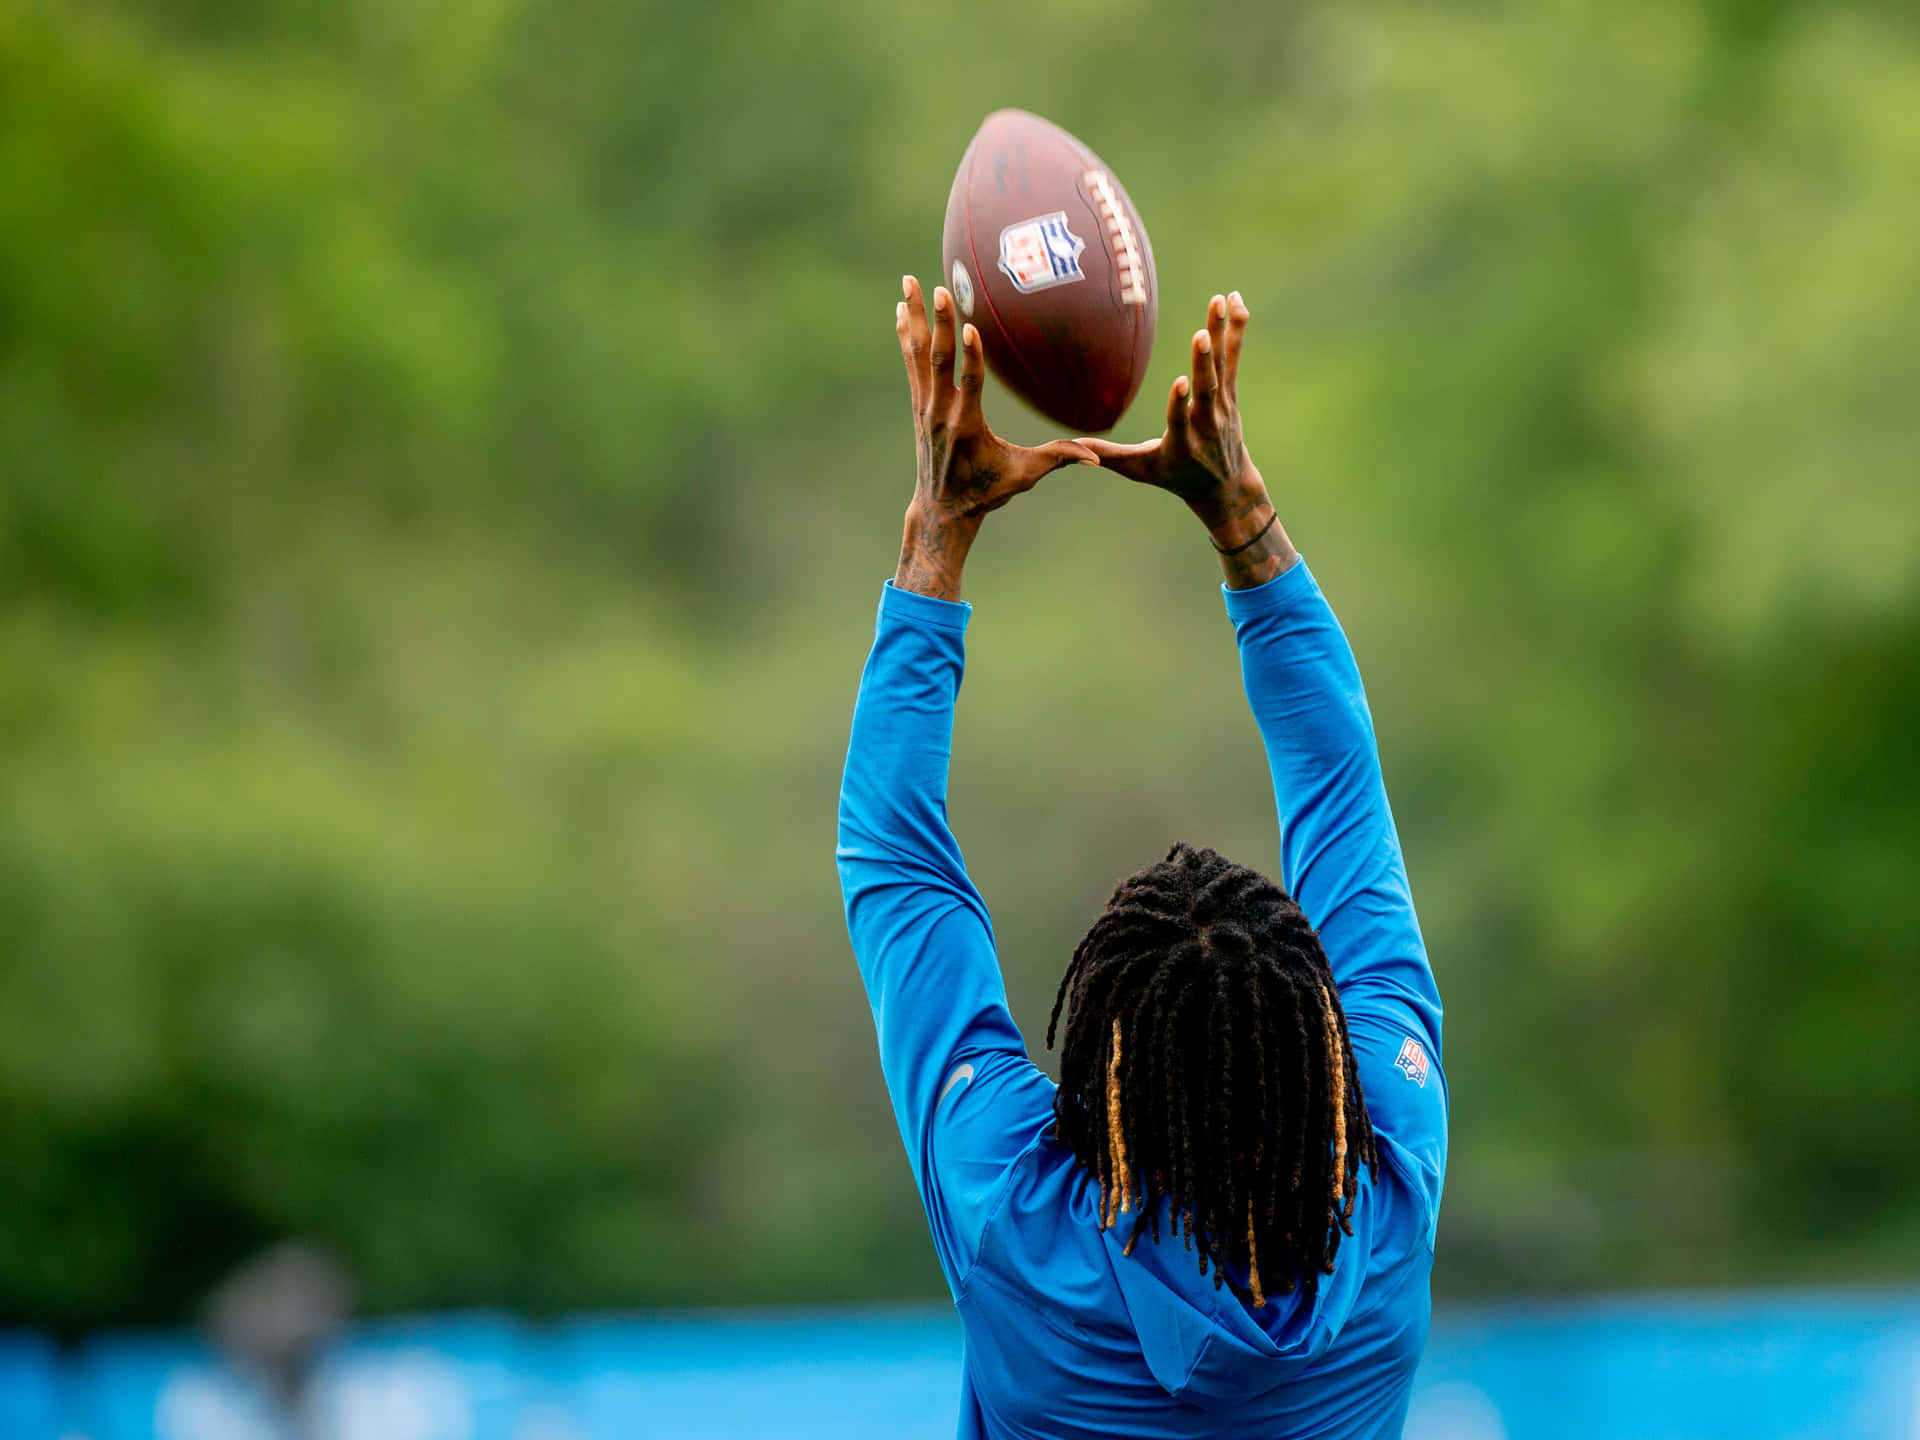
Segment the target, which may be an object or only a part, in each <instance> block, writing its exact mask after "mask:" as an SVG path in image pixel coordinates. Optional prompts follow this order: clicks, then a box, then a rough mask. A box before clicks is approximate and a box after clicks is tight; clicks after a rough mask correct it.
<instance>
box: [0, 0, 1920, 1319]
mask: <svg viewBox="0 0 1920 1440" xmlns="http://www.w3.org/2000/svg"><path fill="white" fill-rule="evenodd" d="M1003 104H1018V105H1022V106H1025V107H1027V108H1030V109H1035V110H1038V111H1041V112H1043V113H1044V114H1046V115H1048V116H1049V117H1051V118H1053V119H1055V120H1057V121H1059V122H1060V123H1062V124H1064V125H1066V126H1067V127H1069V128H1070V129H1072V130H1074V131H1076V132H1078V133H1079V134H1080V135H1082V136H1083V137H1084V138H1085V139H1086V140H1087V141H1088V142H1089V143H1090V144H1092V145H1093V146H1094V147H1095V148H1096V149H1097V150H1099V151H1100V152H1101V153H1102V155H1103V156H1104V157H1105V158H1106V159H1107V161H1108V162H1109V163H1111V164H1112V165H1113V166H1114V167H1115V168H1116V170H1117V171H1118V173H1119V174H1120V175H1121V176H1122V177H1123V178H1124V179H1125V181H1126V183H1127V186H1128V187H1129V189H1130V190H1131V192H1132V194H1133V197H1134V199H1135V201H1136V202H1137V204H1138V205H1139V207H1140V209H1141V211H1142V213H1143V214H1144V215H1145V217H1146V220H1147V223H1148V225H1149V227H1150V229H1151V232H1152V237H1153V241H1154V247H1155V252H1156V255H1157V257H1158V261H1159V267H1160V282H1161V293H1162V310H1161V326H1160V328H1161V344H1160V346H1159V350H1158V353H1157V355H1156V358H1155V363H1154V367H1153V370H1152V373H1151V374H1150V376H1149V378H1148V381H1147V385H1146V388H1145V390H1144V391H1143V392H1142V393H1143V397H1144V398H1143V399H1142V401H1141V402H1140V403H1139V404H1138V405H1136V407H1135V409H1134V411H1133V413H1132V414H1131V415H1130V416H1129V417H1128V419H1127V420H1126V421H1125V422H1124V423H1123V425H1122V426H1121V427H1120V433H1121V435H1122V438H1128V439H1136V438H1141V437H1143V436H1144V435H1146V434H1148V433H1150V432H1153V431H1156V430H1157V429H1158V418H1157V417H1158V415H1159V406H1160V402H1161V397H1163V396H1164V394H1165V389H1166V386H1167V384H1168V382H1169V381H1170V380H1171V378H1172V377H1173V375H1174V374H1175V373H1176V372H1177V370H1178V369H1179V368H1180V367H1181V365H1182V364H1183V358H1184V347H1183V345H1182V343H1181V341H1182V337H1183V336H1184V335H1185V334H1186V333H1188V332H1189V331H1190V330H1191V329H1192V327H1193V326H1195V325H1197V324H1198V323H1199V320H1200V317H1201V314H1202V310H1203V307H1204V305H1205V303H1206V299H1207V297H1208V295H1209V294H1211V293H1212V292H1213V291H1215V290H1222V289H1227V288H1231V287H1236V286H1237V287H1239V288H1240V289H1241V290H1243V291H1244V292H1245V294H1246V296H1247V298H1248V300H1249V302H1250V304H1251V305H1252V308H1253V311H1254V326H1255V328H1254V330H1253V331H1252V334H1251V338H1250V340H1249V350H1248V355H1247V360H1246V371H1245V380H1244V389H1243V394H1244V401H1245V407H1246V410H1247V412H1248V420H1247V431H1248V438H1249V441H1250V443H1251V445H1252V448H1253V451H1254V453H1255V455H1256V456H1257V457H1258V458H1259V459H1260V461H1261V465H1262V468H1263V469H1264V471H1265V472H1266V474H1267V476H1268V477H1269V479H1270V481H1272V482H1273V486H1274V489H1275V492H1276V496H1277V498H1278V499H1279V500H1280V503H1281V508H1282V511H1283V513H1284V514H1285V515H1286V517H1287V520H1288V524H1289V528H1290V529H1291V530H1292V532H1293V535H1294V538H1295V539H1296V541H1297V542H1298V543H1299V545H1300V547H1301V549H1302V550H1303V551H1304V552H1305V553H1306V554H1307V555H1308V556H1309V557H1310V558H1311V560H1312V562H1313V564H1314V567H1315V570H1316V572H1317V573H1318V574H1319V576H1320V577H1321V580H1322V583H1323V584H1324V585H1325V586H1326V588H1327V590H1328V592H1329V594H1330V595H1331V597H1332V599H1333V601H1334V603H1335V605H1336V607H1337V608H1338V609H1339V611H1340V613H1341V615H1342V617H1343V618H1344V620H1345V621H1346V624H1347V627H1348V630H1349V632H1350V634H1351V636H1352V638H1353V641H1354V644H1355V647H1356V649H1357V651H1358V653H1359V655H1360V658H1361V663H1362V667H1363V669H1364V671H1365V673H1366V675H1367V678H1368V682H1369V686H1370V689H1371V692H1372V696H1373V701H1374V708H1375V713H1376V717H1377V720H1378V724H1379V731H1380V737H1381V743H1382V749H1383V752H1384V755H1385V760H1386V767H1387V774H1388V780H1389V784H1390V787H1391V789H1392V793H1393V795H1394V799H1395V802H1396V808H1397V811H1398V814H1399V818H1400V822H1401V827H1402V832H1403V837H1404V840H1405V843H1406V848H1407V852H1408V856H1409V862H1410V869H1411V871H1412V876H1413V881H1414V888H1415V893H1416V897H1417V899H1418V901H1419V903H1420V906H1421V914H1422V918H1423V920H1424V923H1425V927H1426V931H1427V936H1428V940H1429V944H1430V946H1431V949H1432V953H1433V957H1434V961H1435V966H1436V969H1437V970H1438V972H1439V975H1440V978H1441V983H1442V986H1443V989H1444V991H1445V995H1446V999H1447V1005H1448V1026H1447V1041H1448V1054H1447V1061H1448V1072H1449V1077H1450V1081H1451V1088H1452V1096H1453V1156H1452V1166H1451V1171H1450V1176H1449V1185H1448V1194H1447V1202H1446V1211H1445V1215H1444V1219H1443V1226H1442V1243H1441V1250H1440V1262H1439V1269H1438V1279H1437V1283H1438V1286H1439V1288H1440V1289H1441V1291H1442V1292H1443V1294H1453V1295H1458V1294H1462V1293H1468V1292H1483V1291H1490V1290H1499V1291H1512V1290H1555V1289H1571V1288H1594V1287H1598V1288H1617V1287H1623V1286H1666V1285H1675V1284H1683V1283H1685V1284H1700V1283H1710V1284H1719V1283H1723V1282H1740V1281H1756V1280H1769V1281H1793V1280H1805V1279H1813V1278H1821V1279H1834V1278H1846V1277H1854V1278H1858V1277H1885V1276H1889V1275H1903V1276H1906V1277H1908V1278H1911V1277H1913V1276H1915V1275H1916V1274H1920V1259H1916V1257H1920V1198H1916V1197H1917V1196H1920V1146H1916V1145H1915V1144H1914V1137H1915V1136H1916V1135H1920V975H1917V973H1916V960H1917V959H1920V886H1917V885H1916V879H1915V870H1916V862H1917V861H1920V16H1917V14H1916V12H1915V11H1914V10H1913V8H1912V7H1911V6H1910V5H1904V4H1886V5H1879V6H1873V5H1864V4H1862V5H1855V4H1837V3H1836V4H1822V3H1811V0H1809V3H1784V0H1783V3H1759V4H1756V3H1738V0H1711V3H1705V0H1592V3H1572V0H1566V3H1562V0H1552V3H1536V4H1525V5H1523V4H1483V5H1466V4H1419V3H1370V0H1361V3H1343V4H1340V5H1324V6H1317V5H1316V6H1304V5H1254V4H1244V5H1239V6H1235V5H1227V4H1220V3H1199V4H1192V5H1187V6H1183V7H1178V8H1177V9H1170V8H1168V7H1165V6H1149V5H1145V4H1139V3H1132V0H1102V3H1098V4H1094V3H1085V0H1081V3H1068V4H1058V5H1051V6H1045V7H1039V6H1033V5H1014V4H1003V3H991V4H981V5H975V6H970V7H966V8H965V9H955V8H942V9H940V10H939V11H938V12H937V13H935V12H923V11H922V10H921V9H920V8H919V7H903V6H897V5H886V4H881V3H878V0H848V3H837V4H834V5H831V6H813V5H801V4H791V3H778V0H758V3H753V0H745V3H741V0H727V3H708V4H704V5H696V6H685V5H682V6H663V5H659V4H653V3H643V4H635V3H631V0H466V3H440V0H331V3H329V0H149V3H146V4H140V5H134V4H111V3H98V0H0V1176H3V1177H4V1178H3V1179H0V1236H4V1237H5V1243H4V1244H0V1321H15V1320H28V1321H34V1322H40V1323H48V1324H52V1325H55V1326H60V1327H78V1326H84V1325H91V1324H98V1323H107V1322H126V1321H133V1320H144V1319H170V1318H178V1317H181V1316H183V1315H186V1314H189V1313H191V1307H192V1305H193V1304H194V1302H195V1301H196V1299H197V1297H198V1296H200V1295H201V1294H202V1293H203V1292H204V1290H205V1288H206V1286H207V1285H208V1284H209V1283H210V1282H211V1281H212V1280H213V1279H214V1278H215V1277H216V1276H218V1275H219V1274H220V1273H221V1272H223V1271H224V1270H225V1269H226V1268H227V1267H228V1266H229V1265H230V1264H231V1263H232V1262H234V1261H235V1260H237V1259H239V1258H241V1257H242V1256H244V1255H246V1254H248V1253H250V1252H252V1251H253V1250H255V1249H256V1248H258V1246H259V1245H261V1244H262V1243H264V1242H266V1241H269V1240H272V1239H274V1238H276V1237H279V1236H283V1235H288V1234H301V1235H308V1236H313V1237H316V1238H318V1239H320V1240H322V1241H324V1242H326V1243H328V1244H330V1245H332V1246H333V1247H335V1248H336V1249H337V1250H338V1251H339V1252H340V1253H342V1254H343V1255H344V1256H346V1257H347V1258H348V1260H349V1261H350V1262H351V1263H352V1264H353V1266H354V1267H355V1269H356V1270H357V1271H358V1273H359V1275H360V1277H361V1281H362V1284H363V1293H364V1297H365V1300H366V1301H367V1303H368V1304H369V1305H370V1306H372V1307H374V1308H388V1307H421V1306H443V1305H454V1304H464V1303H471V1302H476V1301H487V1302H503V1303H509V1304H513V1305H517V1306H522V1307H525V1308H527V1309H530V1310H533V1311H536V1312H538V1311H544V1310H547V1309H550V1308H553V1307H559V1306H581V1305H640V1304H660V1303H672V1304H684V1303H741V1302H759V1301H771V1300H786V1299H798V1298H812V1299H828V1298H835V1299H837V1298H850V1297H879V1296H904V1295H928V1296H930V1295H935V1294H938V1293H940V1290H941V1285H940V1279H939V1274H938V1271H937V1268H936V1266H935V1262H934V1259H933V1254H932V1250H931V1247H930V1245H929V1244H928V1242H927V1239H926V1231H925V1222H924V1220H923V1218H922V1216H921V1214H920V1209H919V1205H918V1202H917V1200H916V1197H915V1195H914V1192H913V1189H912V1186H911V1183H910V1180H909V1176H908V1171H907V1167H906V1164H905V1163H904V1157H903V1156H902V1155H901V1153H900V1142H899V1140H898V1137H897V1135H896V1133H895V1131H894V1129H893V1125H892V1121H891V1116H890V1112H889V1110H888V1107H887V1103H886V1098H885V1095H884V1092H883V1090H882V1087H881V1082H880V1076H879V1071H878V1067H877V1065H876V1063H875V1060H874V1054H873V1045H872V1038H871V1029H870V1024H869V1019H868V1015H867V1012H866V1008H865V1003H864V999H863V997H862V995H861V993H860V989H859V984H858V980H857V977H856V974H855V971H854V966H853V963H852V960H851V957H850V955H849V954H848V950H847V945H846V941H845V934H844V931H843V929H842V924H841V918H840V912H839V901H838V894H837V890H836V886H835V880H834V873H833V865H832V847H833V810H834V799H835V793H836V788H837V783H838V774H839V765H840V759H841V755H842V751H843V747H844V743H845V733H846V724H847V718H848V715H849V713H850V708H851V704H852V698H853V691H854V687H855V683H856V679H857V675H858V668H859V665H860V662H861V658H862V656H863V654H864V651H865V646H866V643H867V640H868V638H869V636H870V633H871V623H872V610H873V605H874V601H875V599H876V595H877V588H878V585H879V583H880V581H881V579H882V578H883V577H884V576H885V575H886V574H888V573H889V572H890V570H891V566H892V564H893V558H894V554H895V547H896V545H897V541H898V534H899V530H898V526H899V520H900V514H901V510H902V508H903V506H904V503H905V500H906V498H907V495H908V492H909V489H910V486H911V463H912V451H911V441H910V432H909V429H908V424H907V417H906V410H905V385H904V381H903V378H902V376H901V375H900V373H899V359H898V354H897V351H896V349H895V344H894V339H893V335H892V323H893V316H892V311H893V303H894V300H895V298H896V297H897V294H898V290H897V285H898V279H899V276H900V273H901V272H902V271H903V270H908V269H912V270H916V271H917V272H918V273H919V274H921V275H922V276H924V277H927V279H928V282H929V283H932V280H933V278H934V277H935V276H936V275H937V272H938V267H939V227H940V218H941V214H942V211H943V208H944V204H945V199H946V193H947V187H948V184H949V181H950V179H951V176H952V171H953V167H954V165H955V164H956V163H957V161H958V159H959V156H960V153H961V151H962V149H963V148H964V146H965V145H966V142H967V140H968V138H969V136H970V135H971V134H972V131H973V128H974V126H975V125H976V124H977V123H978V121H979V119H980V117H981V116H982V115H983V114H984V113H985V112H986V111H987V110H989V109H991V108H993V107H996V106H999V105H1003ZM988 405H989V414H990V415H992V416H993V417H994V418H995V419H996V421H997V422H998V423H999V424H1000V428H1001V429H1002V430H1003V431H1005V432H1007V433H1011V434H1013V435H1014V436H1016V437H1017V438H1021V439H1026V440H1035V439H1039V438H1044V437H1045V436H1046V435H1047V434H1048V433H1049V431H1048V428H1047V427H1046V426H1045V425H1044V423H1042V422H1040V421H1038V420H1037V419H1035V418H1034V417H1033V416H1031V415H1027V414H1024V413H1021V412H1019V411H1018V410H1017V409H1016V407H1015V406H1014V405H1013V404H1012V403H1011V402H1010V401H1009V400H1008V399H1007V398H1006V397H1005V396H1004V395H995V394H991V393H990V394H989V397H988ZM968 579H969V587H968V593H969V597H970V598H971V599H973V600H974V601H975V603H976V604H977V606H978V614H977V616H976V619H975V624H974V628H973V631H972V661H971V665H972V669H971V673H970V674H969V676H968V680H967V689H966V693H965V695H964V696H963V698H962V702H961V713H960V734H959V742H958V753H957V757H956V762H955V781H954V799H953V813H954V819H955V824H956V828H957V830H958V831H959V833H960V836H961V839H962V841H963V842H964V843H965V844H966V846H967V849H968V855H969V860H970V863H971V866H972V868H973V871H974V874H975V876H976V878H977V879H978V881H979V882H980V884H981V886H982V888H983V890H984V891H985V893H986V895H987V896H988V899H989V900H990V901H991V902H992V903H993V905H994V907H995V911H996V915H997V919H998V928H999V934H1000V938H1001V941H1002V944H1003V949H1004V958H1005V964H1006V969H1007V972H1008V978H1009V984H1010V987H1011V990H1012V994H1013V999H1014V1008H1015V1012H1016V1015H1017V1017H1018V1018H1019V1019H1020V1020H1021V1021H1022V1022H1023V1024H1025V1026H1026V1027H1027V1029H1028V1032H1029V1034H1030V1035H1031V1036H1033V1037H1034V1039H1035V1041H1036V1043H1037V1040H1038V1035H1039V1027H1040V1025H1042V1024H1043V1023H1044V1014H1045V1006H1046V1005H1047V1003H1048V1002H1049V1000H1050V999H1051V994H1052V988H1053V985H1054V982H1055V980H1056V979H1057V977H1058V974H1059V971H1060V968H1061V967H1062V965H1063V964H1064V962H1065V959H1066V957H1067V955H1068V953H1069V951H1070V949H1071V946H1072V944H1073V942H1074V940H1075V939H1076V938H1077V937H1078V935H1079V934H1080V932H1081V930H1082V929H1083V928H1084V927H1085V925H1086V924H1087V922H1088V921H1089V920H1090V919H1091V917H1092V915H1093V914H1094V913H1095V912H1096V911H1097V909H1098V907H1099V906H1100V904H1101V903H1102V901H1103V900H1104V898H1105V895H1106V893H1107V890H1108V888H1109V887H1110V885H1111V884H1112V882H1113V880H1114V879H1115V878H1116V877H1117V876H1118V875H1120V874H1122V873H1124V872H1126V871H1128V870H1131V869H1133V868H1134V867H1135V866H1137V865H1139V864H1141V863H1144V862H1146V861H1147V860H1150V859H1153V858H1155V857H1157V855H1159V854H1160V853H1162V852H1163V851H1164V849H1165V847H1166V845H1167V844H1168V843H1169V842H1170V841H1171V840H1173V839H1175V838H1185V839H1190V840H1193V841H1195V842H1205V843H1211V844H1214V845H1216V846H1219V847H1220V848H1222V849H1223V850H1225V851H1227V852H1228V853H1229V854H1232V855H1234V856H1236V857H1238V858H1242V859H1245V860H1248V861H1249V862H1251V863H1256V864H1261V865H1267V864H1271V863H1273V862H1274V860H1275V836H1274V824H1273V815H1272V801H1271V797H1270V793H1269V791H1268V789H1267V784H1266V778H1265V774H1264V770H1263V767H1262V764H1261V759H1260V754H1259V749H1258V742H1257V737H1256V736H1255V734H1254V731H1253V727H1252V725H1251V723H1250V721H1249V720H1248V719H1247V717H1246V714H1245V711H1244V708H1243V702H1242V700H1241V698H1240V694H1239V680H1238V673H1237V669H1236V665H1235V661H1234V654H1233V648H1232V642H1231V637H1230V633H1229V630H1228V627H1227V625H1226V622H1225V620H1224V618H1223V616H1222V614H1221V612H1220V604H1219V600H1218V598H1217V594H1216V581H1217V574H1216V572H1215V568H1214V566H1213V564H1212V562H1211V560H1210V558H1209V556H1208V553H1207V551H1206V543H1205V539H1204V537H1203V536H1202V535H1201V534H1200V532H1199V531H1198V529H1197V527H1195V526H1193V525H1192V524H1191V523H1190V522H1188V521H1187V520H1186V517H1185V516H1184V515H1183V514H1181V513H1179V512H1178V507H1177V506H1175V505H1173V504H1172V502H1170V501H1168V500H1167V499H1166V498H1165V497H1164V496H1159V495H1155V494H1152V493H1150V492H1147V491H1143V490H1138V489H1134V488H1131V487H1128V486H1126V485H1125V484H1124V483H1123V482H1120V481H1117V480H1113V479H1111V478H1110V477H1105V476H1098V475H1094V474H1093V473H1092V472H1081V471H1066V472H1062V473H1061V474H1059V475H1058V476H1056V477H1054V478H1053V479H1052V480H1050V481H1049V482H1047V483H1046V484H1045V485H1044V486H1043V487H1042V489H1041V490H1040V491H1038V492H1036V494H1035V495H1034V496H1032V497H1030V498H1028V499H1026V500H1023V501H1021V502H1020V503H1019V504H1018V505H1016V506H1015V507H1013V508H1012V509H1011V510H1009V511H1007V512H1005V513H1003V514H1001V515H998V516H996V517H995V518H994V519H993V521H992V522H991V523H990V524H989V526H988V527H987V529H986V532H985V534H984V536H983V538H982V540H981V543H980V544H979V546H978V547H977V548H976V550H975V554H974V563H973V565H972V566H971V571H970V574H969V577H968Z"/></svg>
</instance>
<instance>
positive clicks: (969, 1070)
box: [933, 1065, 973, 1110]
mask: <svg viewBox="0 0 1920 1440" xmlns="http://www.w3.org/2000/svg"><path fill="white" fill-rule="evenodd" d="M971 1079H973V1066H971V1065H956V1066H954V1067H953V1074H951V1075H949V1076H948V1077H947V1083H946V1084H944V1085H942V1086H941V1087H940V1100H945V1099H946V1098H947V1092H948V1091H949V1090H951V1089H953V1087H954V1086H956V1085H958V1084H959V1083H960V1082H961V1081H962V1080H971ZM940 1100H936V1101H934V1102H933V1108H934V1109H936V1110H938V1109H939V1108H940Z"/></svg>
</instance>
